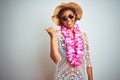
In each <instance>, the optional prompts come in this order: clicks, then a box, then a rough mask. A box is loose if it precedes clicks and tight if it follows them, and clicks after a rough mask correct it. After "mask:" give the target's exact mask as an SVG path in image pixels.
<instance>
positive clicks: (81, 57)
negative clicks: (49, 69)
mask: <svg viewBox="0 0 120 80" xmlns="http://www.w3.org/2000/svg"><path fill="white" fill-rule="evenodd" d="M81 17H82V9H81V7H80V6H79V5H78V4H76V3H74V2H69V3H62V4H61V5H59V6H57V7H56V8H55V11H54V14H53V16H52V20H53V22H55V23H56V25H57V26H59V27H60V30H55V29H53V28H52V27H49V28H48V29H46V31H47V32H48V34H49V35H50V42H51V43H50V45H51V51H50V57H51V59H52V60H53V61H54V63H55V64H56V65H57V67H56V73H55V76H54V79H55V80H93V77H92V65H91V62H90V54H89V46H88V40H87V35H86V33H84V32H81V30H80V27H79V25H78V24H76V21H77V20H80V19H81Z"/></svg>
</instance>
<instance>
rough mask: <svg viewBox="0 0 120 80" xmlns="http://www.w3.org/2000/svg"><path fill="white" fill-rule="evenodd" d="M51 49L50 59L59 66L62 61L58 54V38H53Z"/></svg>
mask: <svg viewBox="0 0 120 80" xmlns="http://www.w3.org/2000/svg"><path fill="white" fill-rule="evenodd" d="M50 45H51V49H50V57H51V59H52V60H53V61H54V63H55V64H57V63H58V62H59V60H60V54H59V52H58V46H57V40H56V38H51V44H50Z"/></svg>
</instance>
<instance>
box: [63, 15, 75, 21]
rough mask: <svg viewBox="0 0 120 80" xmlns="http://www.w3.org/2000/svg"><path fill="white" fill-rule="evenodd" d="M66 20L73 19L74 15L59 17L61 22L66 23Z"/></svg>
mask: <svg viewBox="0 0 120 80" xmlns="http://www.w3.org/2000/svg"><path fill="white" fill-rule="evenodd" d="M68 18H69V19H73V18H74V14H70V15H68V16H63V17H61V19H62V21H66V20H67V19H68Z"/></svg>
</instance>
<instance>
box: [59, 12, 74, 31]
mask: <svg viewBox="0 0 120 80" xmlns="http://www.w3.org/2000/svg"><path fill="white" fill-rule="evenodd" d="M61 22H62V24H63V25H64V26H65V27H66V28H69V29H73V28H74V24H75V14H74V13H73V12H72V11H71V10H66V11H64V12H63V13H62V15H61Z"/></svg>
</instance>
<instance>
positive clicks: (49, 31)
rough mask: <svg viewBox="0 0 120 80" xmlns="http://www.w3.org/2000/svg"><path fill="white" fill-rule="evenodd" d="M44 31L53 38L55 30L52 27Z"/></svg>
mask: <svg viewBox="0 0 120 80" xmlns="http://www.w3.org/2000/svg"><path fill="white" fill-rule="evenodd" d="M45 30H46V31H47V32H48V34H49V36H50V37H51V38H52V37H54V36H55V33H56V30H55V29H54V28H53V27H49V28H45Z"/></svg>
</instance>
